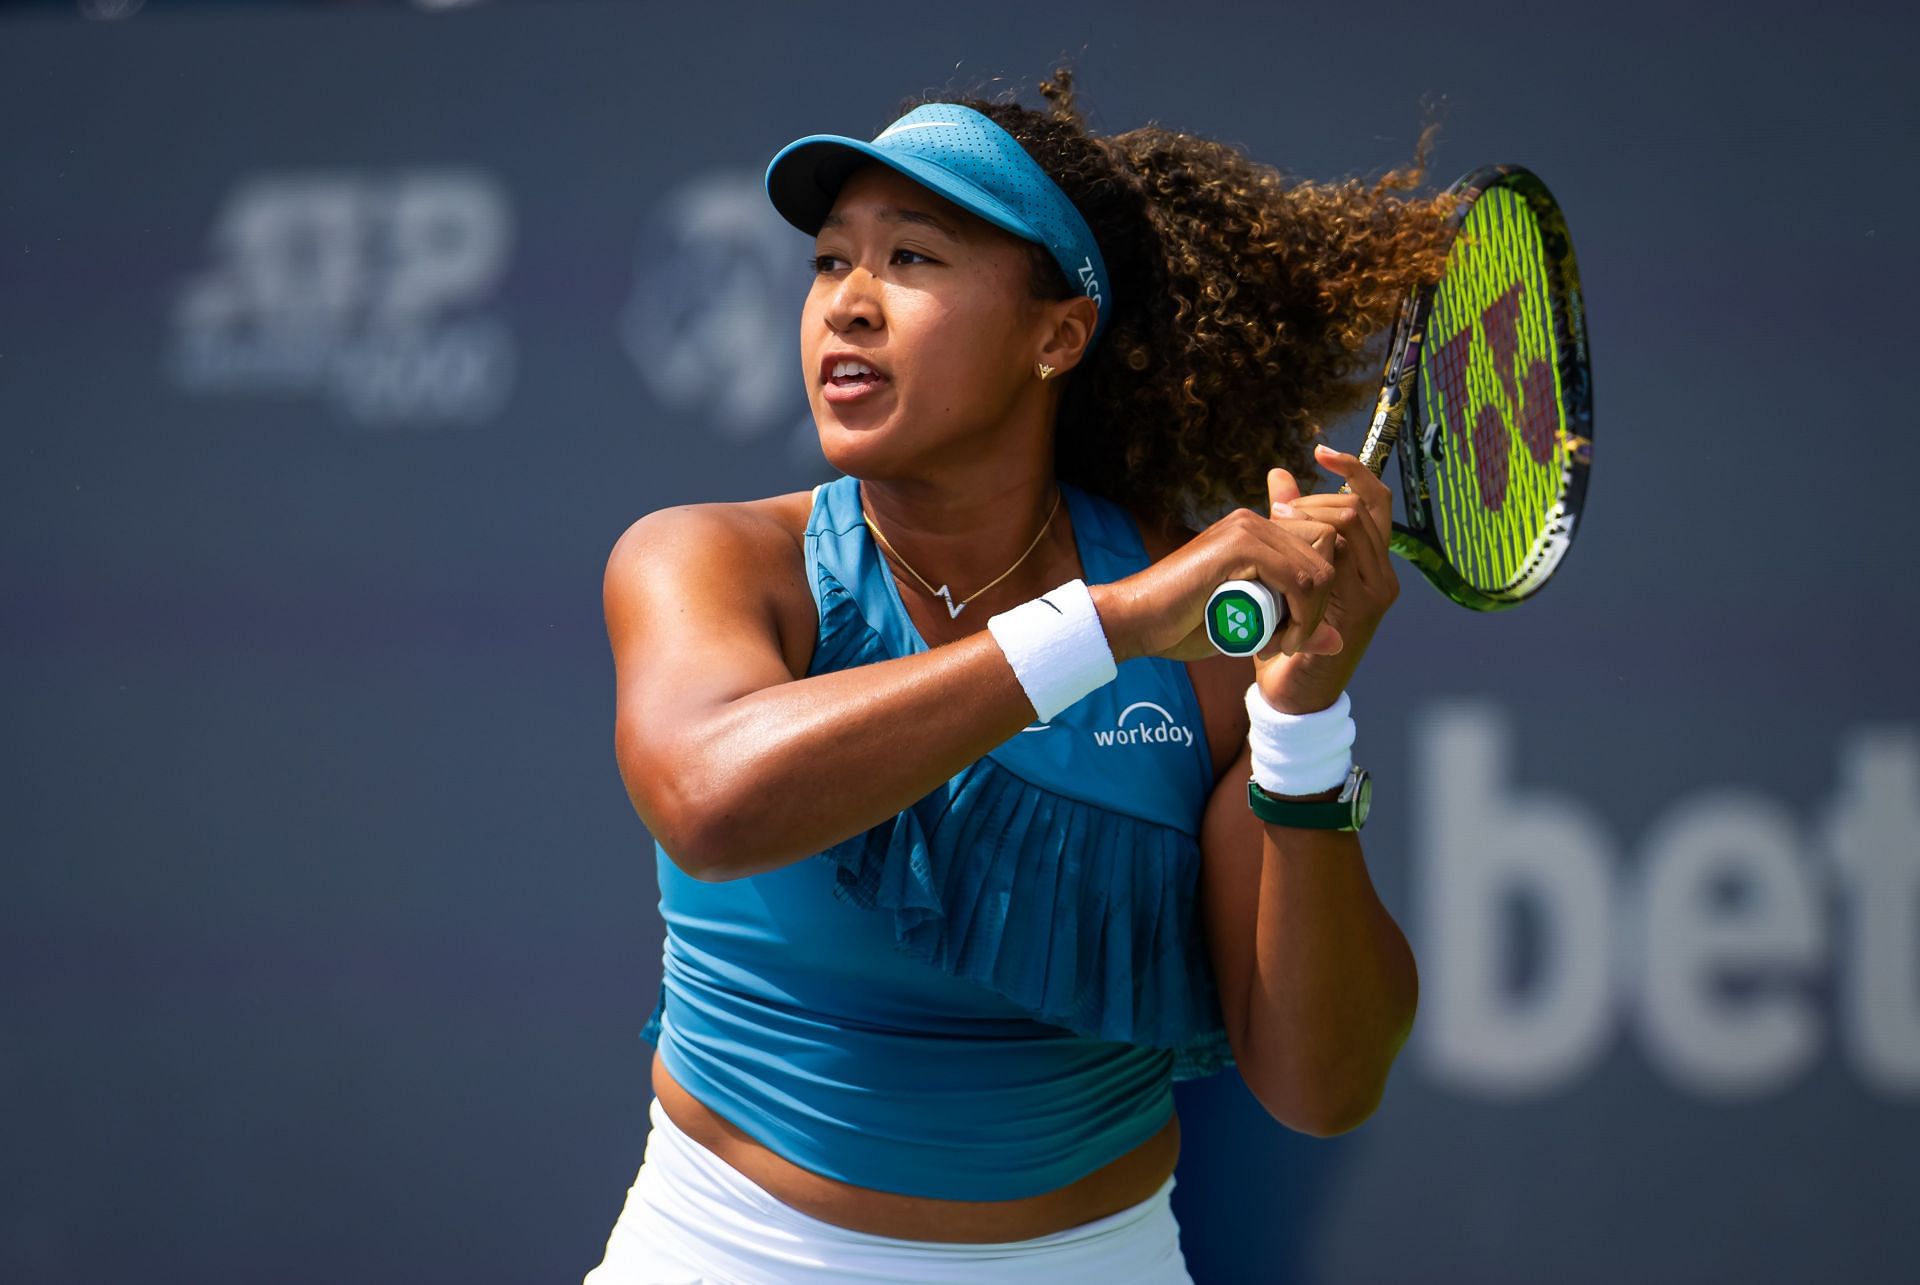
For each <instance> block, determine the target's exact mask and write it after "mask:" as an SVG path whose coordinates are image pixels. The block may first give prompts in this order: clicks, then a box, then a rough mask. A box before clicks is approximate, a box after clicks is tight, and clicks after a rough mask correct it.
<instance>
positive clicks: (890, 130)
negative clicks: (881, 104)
mask: <svg viewBox="0 0 1920 1285" xmlns="http://www.w3.org/2000/svg"><path fill="white" fill-rule="evenodd" d="M959 128H960V123H959V122H958V121H951V120H923V121H915V122H914V123H913V124H911V125H890V126H888V127H887V128H886V129H883V130H881V131H880V132H879V133H878V134H875V135H874V136H873V141H874V142H876V143H877V142H879V141H880V140H881V139H883V138H890V137H892V136H893V135H895V134H904V133H906V132H907V131H908V130H910V129H959Z"/></svg>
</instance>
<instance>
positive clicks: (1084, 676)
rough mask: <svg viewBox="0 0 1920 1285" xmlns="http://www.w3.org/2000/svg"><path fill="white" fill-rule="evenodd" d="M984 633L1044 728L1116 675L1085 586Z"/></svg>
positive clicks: (1063, 591) (1020, 609)
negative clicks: (996, 647) (997, 647)
mask: <svg viewBox="0 0 1920 1285" xmlns="http://www.w3.org/2000/svg"><path fill="white" fill-rule="evenodd" d="M987 629H988V630H989V631H991V632H992V634H993V640H994V641H995V642H997V643H999V644H1000V650H1001V651H1003V652H1005V653H1006V655H1007V663H1008V664H1009V665H1012V666H1013V676H1014V677H1015V678H1018V679H1019V680H1020V686H1021V687H1023V688H1025V689H1026V693H1027V699H1028V700H1030V701H1032V702H1033V712H1034V714H1035V715H1036V716H1038V718H1039V720H1040V721H1041V722H1043V723H1044V722H1046V721H1047V720H1048V719H1050V718H1052V717H1053V716H1054V715H1055V714H1058V713H1059V712H1060V711H1061V710H1063V709H1065V708H1066V707H1067V706H1069V705H1071V704H1073V703H1074V702H1075V701H1077V700H1079V699H1080V698H1081V697H1082V696H1085V695H1086V694H1087V693H1088V692H1090V691H1093V690H1094V689H1095V688H1096V687H1104V686H1106V685H1107V684H1108V683H1110V682H1112V681H1113V680H1114V678H1115V677H1116V676H1118V674H1119V673H1120V670H1119V667H1118V666H1116V665H1115V664H1114V663H1113V649H1112V648H1111V647H1109V646H1108V645H1107V631H1106V630H1105V629H1103V628H1102V627H1101V625H1100V613H1099V612H1098V611H1096V610H1094V606H1093V594H1092V593H1091V592H1089V591H1088V589H1087V582H1086V581H1084V580H1069V581H1067V582H1066V583H1065V584H1063V585H1060V586H1058V587H1057V588H1053V589H1049V590H1047V591H1046V592H1045V593H1043V594H1041V595H1040V596H1039V597H1038V598H1034V599H1031V600H1030V601H1027V602H1023V603H1021V604H1020V605H1019V606H1017V607H1012V608H1009V609H1008V610H1006V611H1003V612H1001V613H1000V614H999V615H997V616H993V617H990V618H989V619H988V620H987Z"/></svg>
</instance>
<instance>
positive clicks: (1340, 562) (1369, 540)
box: [1254, 443, 1400, 714]
mask: <svg viewBox="0 0 1920 1285" xmlns="http://www.w3.org/2000/svg"><path fill="white" fill-rule="evenodd" d="M1314 456H1315V458H1317V459H1318V460H1319V461H1320V463H1321V464H1322V465H1323V466H1325V467H1326V468H1329V469H1331V470H1332V471H1333V472H1334V473H1336V474H1338V475H1339V476H1340V477H1342V478H1344V479H1345V480H1346V483H1347V485H1348V486H1349V487H1351V488H1352V491H1351V493H1340V492H1336V493H1333V494H1330V495H1301V494H1300V487H1299V484H1298V483H1296V482H1295V481H1294V478H1293V474H1292V473H1290V472H1288V471H1287V470H1286V469H1283V468H1276V469H1271V470H1269V471H1268V473H1267V498H1268V500H1269V501H1270V503H1271V505H1272V516H1273V520H1274V521H1276V522H1279V523H1280V524H1281V525H1282V526H1285V525H1286V524H1287V523H1288V522H1289V520H1298V519H1307V518H1311V519H1312V520H1314V521H1315V522H1324V523H1326V524H1327V525H1329V526H1331V527H1333V528H1334V530H1335V531H1336V532H1337V533H1338V534H1337V535H1336V537H1335V540H1334V548H1333V549H1332V550H1331V551H1329V550H1327V549H1326V548H1325V547H1324V545H1325V538H1324V536H1325V533H1324V532H1322V533H1321V535H1322V547H1321V550H1320V551H1321V553H1322V554H1323V555H1324V556H1326V557H1327V558H1328V560H1329V561H1331V562H1332V563H1333V588H1332V591H1331V593H1330V594H1329V596H1328V599H1327V612H1326V615H1325V616H1324V617H1323V618H1322V620H1321V627H1322V628H1323V629H1324V628H1325V627H1326V626H1327V625H1332V626H1333V627H1334V628H1335V629H1336V630H1338V631H1339V634H1340V639H1341V647H1340V650H1339V651H1337V652H1334V653H1332V654H1331V655H1316V654H1314V653H1311V652H1295V653H1293V654H1292V655H1285V654H1280V653H1275V654H1273V655H1271V656H1268V657H1267V658H1265V659H1259V658H1256V659H1255V661H1254V679H1255V681H1256V682H1258V683H1259V685H1260V693H1261V695H1263V696H1265V697H1266V698H1267V703H1268V704H1270V705H1272V706H1273V707H1274V708H1275V709H1277V710H1280V711H1282V712H1284V713H1288V714H1306V713H1311V712H1313V711H1315V710H1322V709H1326V708H1327V707H1328V706H1330V705H1332V704H1333V703H1334V701H1336V700H1338V699H1339V698H1340V693H1341V692H1343V691H1345V690H1346V687H1347V683H1348V681H1349V680H1350V679H1351V678H1352V677H1353V671H1354V670H1355V668H1357V667H1358V666H1359V664H1360V657H1361V656H1363V655H1365V654H1366V650H1367V644H1368V643H1370V642H1372V641H1373V633H1374V630H1376V629H1378V628H1379V627H1380V620H1381V618H1382V617H1384V616H1385V615H1386V614H1387V608H1389V607H1391V606H1392V605H1393V601H1394V599H1395V598H1397V597H1399V596H1400V580H1399V577H1397V576H1396V575H1395V574H1394V571H1393V562H1392V560H1391V558H1390V557H1389V556H1388V553H1387V538H1388V536H1389V535H1390V534H1391V533H1392V530H1393V492H1391V491H1389V490H1388V489H1387V484H1386V483H1385V482H1382V481H1381V480H1380V479H1379V478H1377V477H1375V476H1374V475H1373V470H1371V469H1369V468H1367V467H1366V466H1365V465H1363V464H1362V463H1360V460H1359V457H1358V456H1354V455H1348V454H1346V453H1345V452H1344V451H1336V450H1334V449H1333V448H1332V447H1330V446H1327V445H1326V444H1325V443H1321V444H1320V445H1318V446H1316V447H1315V448H1314Z"/></svg>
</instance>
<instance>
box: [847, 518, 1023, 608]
mask: <svg viewBox="0 0 1920 1285" xmlns="http://www.w3.org/2000/svg"><path fill="white" fill-rule="evenodd" d="M1059 511H1060V488H1059V487H1055V488H1054V490H1053V507H1052V508H1050V509H1048V510H1047V520H1046V521H1045V522H1042V523H1041V524H1040V532H1039V534H1038V535H1036V536H1034V537H1033V543H1032V544H1030V545H1028V546H1027V552H1026V553H1023V554H1021V555H1020V556H1019V557H1018V558H1015V559H1014V561H1013V566H1011V567H1008V568H1007V569H1006V570H1005V571H1002V572H1001V573H1000V574H999V575H997V576H995V577H994V578H993V579H992V580H990V581H988V582H987V583H986V584H984V585H981V586H980V587H979V588H978V589H975V590H974V591H973V592H972V593H970V594H968V595H967V596H966V597H964V598H962V599H961V600H960V601H958V602H955V601H954V600H953V595H952V594H951V593H949V592H948V591H947V586H945V585H941V586H940V587H939V588H938V589H936V588H934V587H933V586H932V585H930V584H928V583H927V578H926V577H925V576H923V575H921V574H920V573H919V572H918V571H915V570H914V569H913V564H912V563H910V562H908V561H907V560H906V559H905V558H903V557H901V556H900V551H899V550H898V549H896V548H894V547H893V546H892V545H891V544H888V543H887V537H886V536H884V535H881V534H880V528H879V527H877V526H875V525H874V524H873V519H872V518H870V517H868V516H867V510H866V507H865V506H864V505H863V506H861V509H860V520H861V521H863V522H865V523H866V524H867V530H869V531H871V532H873V538H874V539H876V540H878V541H879V542H880V547H881V548H883V549H885V550H886V551H887V552H888V553H891V554H892V555H893V558H894V561H896V562H898V563H899V564H900V565H901V566H903V567H905V568H906V569H907V574H908V575H910V576H912V577H913V578H914V579H915V580H918V581H919V582H920V586H921V587H922V588H923V589H925V590H926V591H927V592H928V593H930V594H932V595H933V596H934V597H936V598H938V599H940V600H941V601H942V602H944V603H946V604H947V619H949V620H952V619H953V618H954V617H956V616H958V615H959V614H960V613H961V612H963V611H965V610H966V609H967V604H968V603H970V602H972V601H973V600H974V599H975V598H978V597H979V596H980V595H981V594H983V593H985V592H986V591H987V590H989V589H991V588H993V586H994V585H997V584H999V583H1000V582H1001V581H1002V580H1005V579H1006V578H1007V577H1008V576H1010V575H1012V574H1013V573H1014V572H1015V571H1016V570H1018V569H1019V566H1020V564H1021V563H1022V562H1025V561H1026V560H1027V554H1028V553H1032V552H1033V551H1034V550H1035V549H1037V548H1039V547H1040V536H1043V535H1045V534H1046V533H1047V528H1048V527H1050V526H1052V525H1053V515H1054V514H1056V513H1058V512H1059Z"/></svg>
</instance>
